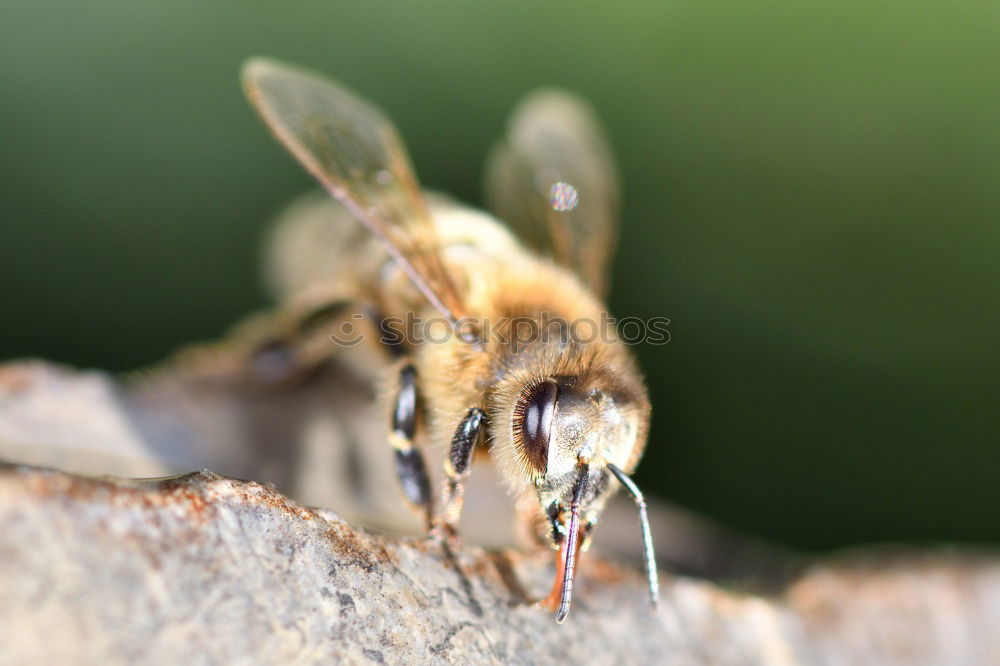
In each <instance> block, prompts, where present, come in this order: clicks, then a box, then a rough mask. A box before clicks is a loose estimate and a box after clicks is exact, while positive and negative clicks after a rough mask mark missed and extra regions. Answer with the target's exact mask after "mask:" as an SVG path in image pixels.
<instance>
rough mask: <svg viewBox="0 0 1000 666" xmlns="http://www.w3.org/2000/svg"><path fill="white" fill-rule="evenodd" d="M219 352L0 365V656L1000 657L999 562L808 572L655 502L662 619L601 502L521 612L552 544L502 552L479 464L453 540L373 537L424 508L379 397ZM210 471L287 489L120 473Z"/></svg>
mask: <svg viewBox="0 0 1000 666" xmlns="http://www.w3.org/2000/svg"><path fill="white" fill-rule="evenodd" d="M195 365H197V364H195ZM215 367H216V366H213V371H212V372H205V371H203V370H202V366H198V367H196V368H192V366H191V365H184V364H179V365H174V366H171V367H170V368H169V369H168V370H166V371H164V372H158V373H144V375H143V376H142V377H141V381H137V380H136V379H134V378H133V380H132V381H126V382H123V381H119V380H115V379H113V378H111V377H109V376H108V375H106V374H104V373H100V372H86V373H81V372H76V371H73V370H71V369H66V368H57V367H54V366H51V365H48V364H45V363H41V362H21V363H14V364H8V365H6V366H0V461H6V463H8V464H3V462H0V664H4V665H6V664H18V665H19V664H159V663H164V664H177V663H184V664H312V663H331V662H341V663H359V664H363V663H376V664H377V663H386V664H397V663H398V664H421V663H428V664H430V663H460V664H466V663H503V664H507V663H511V664H536V663H537V664H548V663H579V664H611V663H614V664H723V665H725V664H733V665H743V664H747V665H749V664H766V665H772V664H774V665H779V666H780V665H783V664H820V665H823V666H839V665H840V664H844V665H845V666H846V665H851V666H855V665H858V664H928V665H930V664H949V665H952V664H956V665H957V664H970V665H975V666H980V665H983V664H997V663H1000V639H998V637H997V635H996V632H995V629H996V628H997V627H1000V557H997V556H996V554H980V555H974V554H964V555H963V554H956V553H947V552H941V551H937V552H913V551H911V552H907V553H896V554H893V555H890V554H886V553H879V552H876V551H871V550H866V551H858V552H857V553H856V554H853V555H851V556H840V557H838V558H835V559H831V560H829V561H827V562H819V563H813V564H811V565H810V564H809V563H808V561H807V560H805V559H804V558H801V557H799V556H795V555H791V554H789V553H788V552H787V551H785V550H783V549H780V548H775V547H773V546H770V545H767V544H761V543H759V542H755V541H753V540H748V539H745V538H741V537H737V536H734V535H732V534H730V533H728V532H727V531H726V530H722V529H720V528H718V526H714V525H712V524H711V523H708V522H707V521H705V520H704V519H702V518H699V517H697V516H693V515H691V514H690V513H687V512H684V511H682V510H679V509H677V508H674V507H668V506H664V505H662V504H654V505H652V506H651V511H652V513H651V515H652V518H653V521H654V534H655V535H656V537H657V551H658V556H659V557H660V559H661V567H662V569H663V570H664V571H667V572H673V573H674V575H670V574H664V575H663V576H662V578H661V589H662V602H661V605H660V608H659V609H658V611H657V612H656V614H652V613H650V611H649V609H648V607H647V602H646V591H645V588H644V586H643V583H644V580H643V576H642V574H641V573H640V572H639V570H638V564H637V562H636V557H635V556H636V555H637V550H638V546H639V543H640V542H639V539H638V531H637V529H636V525H635V515H634V510H633V508H632V507H631V506H629V505H628V504H623V505H617V506H614V505H613V506H610V507H609V508H608V511H607V512H606V514H605V517H604V520H603V521H602V524H601V526H600V529H599V530H598V533H597V534H596V535H595V548H594V550H596V551H599V553H603V554H604V556H606V557H607V558H608V559H602V558H601V557H600V556H599V553H593V552H592V553H588V554H587V555H586V556H585V557H583V559H582V561H581V571H580V578H579V584H578V588H577V594H576V597H575V600H574V605H573V610H572V612H571V614H570V617H569V618H568V620H567V621H566V622H565V623H564V624H563V625H557V624H556V623H555V622H554V621H553V619H552V616H551V614H550V613H549V612H547V611H543V610H540V609H537V608H535V607H534V606H533V604H532V603H531V601H532V599H535V598H537V597H540V596H543V595H544V594H545V593H546V592H547V591H548V587H549V585H550V584H551V582H552V577H553V574H554V571H553V563H552V555H551V553H550V552H523V551H519V550H515V549H510V548H506V549H505V548H503V547H501V546H500V545H499V544H501V543H503V541H502V538H498V535H499V534H500V532H501V531H502V530H501V529H499V528H498V526H499V525H500V523H501V522H502V521H503V520H504V519H505V518H509V516H510V514H511V509H510V505H509V500H508V499H507V498H506V497H504V496H503V495H502V493H501V494H500V495H496V494H494V495H493V496H490V495H489V494H488V492H487V493H486V494H483V495H477V493H479V492H480V491H489V488H490V486H491V483H490V479H489V478H487V477H485V476H477V475H480V474H481V470H485V471H488V470H489V466H488V465H487V466H485V467H484V468H481V470H476V469H475V468H474V472H473V478H472V480H471V481H470V489H471V492H470V497H469V502H468V504H467V508H466V512H465V516H466V517H467V518H468V519H469V520H468V521H467V522H464V523H463V535H464V536H465V538H466V544H467V545H466V546H465V547H462V548H459V549H456V550H455V551H454V552H450V551H448V550H445V549H444V548H443V547H442V546H441V545H439V544H434V543H430V542H427V541H424V540H422V539H407V538H402V537H399V536H396V537H392V536H385V530H389V531H390V532H394V533H406V532H407V531H408V527H407V525H408V523H407V521H410V522H413V520H414V519H413V518H412V516H409V515H407V514H406V512H405V509H402V510H401V507H402V504H401V503H400V501H399V498H398V495H397V492H396V488H395V479H394V478H393V472H392V468H391V457H390V456H389V453H390V452H389V449H388V447H386V446H383V445H382V444H384V439H385V433H384V432H383V431H382V430H381V428H382V427H383V426H382V425H381V421H380V418H379V416H380V414H379V409H378V407H375V406H372V402H371V396H370V395H366V394H364V391H359V390H357V389H349V388H347V387H350V384H349V382H346V381H345V378H344V377H343V376H339V375H337V374H335V373H332V374H328V375H324V376H316V377H313V378H312V379H311V380H310V381H309V382H306V383H302V384H296V385H290V386H282V387H278V388H271V387H265V388H261V387H259V386H255V385H252V384H251V385H248V384H246V383H245V382H244V381H243V380H242V379H240V377H239V375H238V373H234V372H232V371H230V370H227V369H225V368H223V369H222V370H220V371H216V370H214V368H215ZM11 463H20V464H11ZM45 467H57V468H59V469H61V470H64V471H54V470H52V469H44V468H45ZM200 467H212V468H215V469H218V470H220V471H223V472H225V473H226V474H228V475H230V476H241V477H246V478H253V479H257V480H258V481H270V482H273V483H274V484H277V485H270V484H265V483H259V482H251V481H239V480H235V479H233V478H228V477H225V476H220V475H218V474H215V473H212V472H207V471H203V472H197V473H193V474H186V475H182V476H177V477H173V478H167V479H150V480H145V481H136V480H127V479H122V478H116V477H122V476H159V475H163V474H169V473H174V472H176V471H186V470H190V469H198V468H200ZM98 474H113V475H115V476H114V477H97V476H95V475H98ZM493 486H495V484H493ZM278 488H281V490H282V491H284V492H286V493H289V494H291V495H292V496H294V497H295V498H297V499H298V500H299V501H301V502H306V503H308V504H313V505H320V506H326V507H335V508H336V509H337V511H338V514H335V513H333V512H331V511H328V510H321V509H312V508H308V507H307V506H306V505H305V504H302V503H300V502H299V501H295V500H293V499H291V498H290V497H289V496H286V495H285V494H283V493H282V492H279V490H278ZM358 525H378V526H380V527H381V528H383V530H382V531H381V532H380V533H376V532H371V531H365V530H364V529H361V528H359V527H357V526H358ZM352 526H353V527H352ZM473 544H487V545H488V546H489V549H487V550H484V549H482V548H479V547H476V546H475V545H473ZM612 560H614V561H616V562H619V563H625V564H624V565H616V564H612V563H611V561H612ZM678 571H685V572H691V573H694V574H697V575H698V577H687V576H677V575H676V572H678ZM709 579H713V580H715V581H728V583H727V584H726V585H720V584H719V583H718V582H715V583H713V582H710V580H709ZM734 581H739V582H734ZM760 590H768V591H769V594H767V595H764V594H761V593H760V592H759V591H760ZM752 591H755V592H752Z"/></svg>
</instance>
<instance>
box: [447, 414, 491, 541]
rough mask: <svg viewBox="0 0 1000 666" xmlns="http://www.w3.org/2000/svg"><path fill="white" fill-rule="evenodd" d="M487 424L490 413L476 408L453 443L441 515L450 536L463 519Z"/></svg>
mask: <svg viewBox="0 0 1000 666" xmlns="http://www.w3.org/2000/svg"><path fill="white" fill-rule="evenodd" d="M485 422H486V412H484V411H483V410H482V409H480V408H479V407H473V408H472V409H470V410H469V411H468V412H467V413H466V414H465V417H464V418H463V419H462V420H461V421H460V422H459V424H458V428H457V429H456V430H455V435H454V436H453V437H452V439H451V451H450V452H449V455H448V459H447V460H445V462H444V473H445V482H444V484H445V485H444V508H443V510H442V512H441V527H442V528H443V529H444V530H445V531H446V533H447V535H448V536H454V535H455V533H456V532H455V526H456V525H457V524H458V519H459V517H460V516H461V515H462V500H463V498H464V495H465V480H466V479H467V478H468V477H469V467H470V463H471V462H472V450H473V448H475V445H476V441H477V440H478V439H479V434H480V433H481V432H482V429H483V424H484V423H485Z"/></svg>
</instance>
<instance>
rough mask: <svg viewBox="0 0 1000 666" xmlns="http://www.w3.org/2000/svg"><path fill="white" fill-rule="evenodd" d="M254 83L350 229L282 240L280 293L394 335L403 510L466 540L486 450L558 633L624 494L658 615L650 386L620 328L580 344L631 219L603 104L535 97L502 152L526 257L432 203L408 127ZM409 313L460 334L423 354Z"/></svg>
mask: <svg viewBox="0 0 1000 666" xmlns="http://www.w3.org/2000/svg"><path fill="white" fill-rule="evenodd" d="M242 79H243V85H244V89H245V92H246V94H247V96H248V98H249V100H250V102H251V104H252V106H253V107H254V108H255V109H256V110H257V112H258V113H259V114H260V116H261V118H262V119H263V120H264V122H265V124H266V125H267V126H268V127H269V128H270V130H271V131H272V132H273V134H274V135H275V137H277V139H278V141H279V142H280V143H281V144H283V145H284V147H285V148H286V149H288V150H289V152H291V153H292V155H293V156H294V157H295V158H296V159H297V160H298V161H299V162H300V163H301V165H302V166H304V167H305V168H306V170H307V171H308V172H309V173H310V174H312V176H313V177H315V178H316V180H318V181H319V183H320V185H321V186H322V187H323V188H324V189H325V190H326V191H327V192H328V193H329V194H330V196H332V197H333V199H335V200H336V201H338V202H339V203H340V204H341V205H342V206H343V208H344V209H346V211H347V212H348V213H349V214H350V215H346V214H345V215H337V214H326V215H325V216H321V217H322V220H321V221H320V222H318V224H321V225H322V226H323V228H324V233H326V234H327V236H328V240H331V242H330V243H328V244H327V245H326V247H325V248H324V250H323V253H318V247H296V246H295V242H294V241H288V242H284V248H283V241H282V236H281V233H280V230H279V234H278V237H277V238H276V241H277V243H276V244H277V247H278V252H279V254H280V253H281V252H284V254H285V255H286V258H285V259H284V264H283V268H280V270H279V271H278V274H277V275H276V277H275V278H274V279H275V281H276V282H277V288H278V290H279V291H280V292H281V293H282V294H283V298H285V299H286V300H287V301H290V302H296V303H299V304H302V303H308V304H309V306H308V307H306V306H302V307H299V308H298V309H299V311H310V312H317V311H320V312H322V311H324V307H318V306H320V305H323V304H324V302H325V299H326V300H329V296H328V295H327V291H325V287H324V284H325V283H332V282H336V283H337V284H338V285H340V286H339V287H338V289H339V292H338V293H340V294H341V295H343V294H344V293H345V291H346V293H347V300H348V301H351V302H353V303H355V304H364V307H365V309H366V311H367V312H369V313H374V315H375V318H374V319H375V321H376V325H375V328H376V329H377V330H379V331H380V332H381V333H382V334H388V335H387V336H386V335H383V338H386V337H387V338H388V340H387V341H386V344H385V347H386V356H387V357H388V358H389V359H390V362H389V366H388V372H389V373H391V381H389V382H388V383H389V388H388V389H387V391H388V393H389V402H390V408H389V410H388V411H389V412H390V414H389V419H390V428H389V431H390V437H389V439H390V444H391V445H392V447H393V449H394V451H395V453H394V455H395V468H396V473H397V476H398V478H399V481H400V484H401V487H402V491H403V495H404V496H405V498H406V500H407V501H408V502H409V503H410V504H411V505H413V506H414V507H415V508H416V509H417V510H418V511H420V512H421V514H422V515H423V516H425V518H426V521H427V527H428V529H429V530H430V531H431V532H432V533H433V534H436V535H438V536H442V537H451V536H454V535H456V534H457V532H456V524H457V522H458V518H459V515H460V514H461V510H462V501H463V494H464V487H465V482H466V480H467V478H468V475H469V469H470V465H471V463H472V460H473V453H474V451H475V450H476V449H477V447H478V448H480V449H483V448H484V447H485V449H486V450H487V451H488V453H489V457H490V458H491V459H492V461H493V462H494V463H495V464H496V465H497V467H498V469H499V471H500V473H501V476H502V478H504V479H505V481H506V484H507V485H508V487H509V489H510V491H511V492H512V493H513V494H514V495H515V496H517V497H520V498H521V500H519V502H518V504H517V505H518V506H522V507H523V506H526V505H527V506H529V507H531V508H530V509H529V510H528V511H523V510H522V514H523V515H522V518H523V519H524V520H525V521H527V522H528V523H530V524H532V525H540V526H541V529H540V530H538V531H539V532H540V538H541V539H542V540H544V541H548V542H549V543H550V545H551V546H552V547H553V548H555V549H557V552H558V554H557V559H556V569H557V573H556V578H555V581H554V584H553V587H552V591H551V593H550V594H549V596H548V597H547V598H546V599H545V600H543V601H542V602H540V604H542V605H543V606H545V607H547V608H550V609H551V610H553V611H554V612H555V618H556V620H557V621H558V622H560V623H561V622H562V621H563V620H564V619H565V618H566V616H567V614H568V612H569V609H570V602H571V600H572V592H573V581H574V575H575V571H576V563H577V559H578V556H579V553H580V551H581V550H582V549H585V548H586V545H587V544H588V543H589V539H590V536H591V532H592V530H593V528H594V527H595V525H597V522H598V518H599V516H600V514H601V511H602V509H603V507H604V505H605V503H606V502H607V500H608V498H609V497H610V496H611V495H612V494H613V493H615V492H616V491H617V489H618V488H619V487H623V488H625V490H626V491H627V492H628V493H629V494H630V495H631V496H632V497H633V498H634V500H635V502H636V504H637V505H638V509H639V514H640V523H641V526H642V536H643V542H644V547H645V560H646V570H647V574H648V586H649V594H650V602H651V604H652V605H654V606H655V604H656V600H657V596H658V587H657V575H656V564H655V559H654V555H653V548H652V538H651V535H650V531H649V522H648V519H647V515H646V505H645V502H644V500H643V496H642V493H641V492H640V491H639V489H638V488H637V487H636V486H635V484H634V483H633V482H632V480H631V479H630V478H629V474H630V473H631V472H632V471H633V470H634V469H635V467H636V465H637V463H638V462H639V458H640V457H641V455H642V452H643V449H644V448H645V444H646V438H647V432H648V424H649V413H650V406H649V399H648V396H647V392H646V388H645V386H644V383H643V381H642V379H641V376H640V374H639V371H638V369H637V367H636V363H635V361H634V360H633V358H632V355H631V354H630V352H629V350H628V349H627V347H626V345H625V344H624V343H622V342H621V341H620V340H619V339H618V338H617V337H616V336H615V335H614V330H613V328H612V329H611V330H610V331H605V332H606V333H607V335H603V336H597V337H593V336H590V337H588V339H586V340H582V339H579V338H580V336H576V335H574V334H573V330H574V329H573V326H574V323H575V322H590V323H591V324H595V325H596V323H597V322H600V321H604V320H605V318H604V317H602V315H603V314H604V313H605V312H606V308H605V306H604V305H603V304H602V300H601V299H602V298H603V297H604V294H605V291H606V288H607V272H608V268H609V264H610V261H609V260H610V257H611V254H612V253H613V248H614V244H615V234H616V224H617V210H616V206H617V183H616V173H615V169H614V166H613V160H612V157H611V152H610V150H609V148H608V146H607V143H606V141H605V139H604V137H603V135H602V133H601V130H600V128H599V125H598V123H597V121H596V119H595V116H594V115H593V113H592V112H591V111H590V109H589V108H588V107H587V106H586V105H585V104H584V103H583V102H581V101H580V100H578V99H577V98H575V97H573V96H572V95H569V94H567V93H562V92H556V91H540V92H536V93H535V94H533V95H531V96H529V97H528V98H527V99H526V100H525V101H524V102H523V103H522V104H521V106H520V107H519V108H518V109H517V110H516V112H515V113H514V115H513V117H512V120H511V122H510V125H509V131H508V135H507V137H506V140H505V141H503V142H501V143H500V144H499V145H498V146H497V147H496V148H495V150H494V152H493V154H492V157H491V160H490V164H489V167H488V185H489V198H490V199H491V201H492V204H493V207H494V209H495V211H496V213H497V216H498V218H499V219H502V220H504V221H505V222H507V223H508V224H510V225H511V228H516V229H519V230H520V231H521V233H522V237H523V238H524V239H525V241H527V242H529V243H530V244H531V246H532V247H533V249H532V250H529V249H527V248H526V246H525V245H522V244H521V242H519V241H518V240H517V239H516V238H515V236H514V235H513V234H512V233H511V231H510V230H509V229H508V227H506V226H505V225H504V224H502V223H501V222H499V221H498V220H497V219H495V218H493V217H491V216H489V215H487V214H485V213H481V212H478V211H474V210H471V209H468V208H464V207H462V206H459V205H457V204H454V203H452V202H450V201H448V200H446V199H444V198H442V197H439V196H435V195H428V196H425V193H423V192H422V191H421V189H420V187H419V185H418V183H417V180H416V177H415V175H414V173H413V170H412V168H411V166H410V162H409V158H408V156H407V153H406V150H405V148H404V146H403V143H402V141H401V140H400V138H399V136H398V134H397V132H396V130H395V129H394V127H393V125H392V124H391V123H390V122H389V121H388V120H387V119H386V117H385V116H384V115H383V114H382V112H381V111H380V110H378V109H377V108H376V107H374V106H373V105H371V104H369V103H368V102H366V101H364V100H362V99H361V98H359V97H357V96H356V95H355V94H353V93H352V92H350V91H349V90H348V89H347V88H345V87H344V86H342V85H340V84H338V83H335V82H333V81H330V80H329V79H327V78H324V77H322V76H320V75H318V74H315V73H312V72H310V71H307V70H304V69H300V68H298V67H294V66H290V65H287V64H283V63H279V62H275V61H272V60H265V59H253V60H250V61H249V62H247V63H246V64H245V66H244V68H243V73H242ZM316 205H317V206H318V207H317V210H321V209H322V205H320V204H316ZM322 210H327V212H329V206H328V205H327V208H326V209H322ZM298 217H300V218H309V217H310V216H309V215H299V216H298ZM315 217H316V216H315V215H313V218H315ZM351 217H353V218H354V219H355V220H357V221H358V222H360V223H361V224H360V225H358V224H357V222H354V221H353V220H351V219H350V218H351ZM309 223H310V224H317V222H316V220H315V219H313V220H312V221H311V222H309ZM296 237H298V236H296ZM299 245H301V243H300V244H299ZM282 248H283V249H282ZM289 257H290V258H289ZM278 263H279V264H281V260H279V262H278ZM344 284H347V285H348V287H347V288H346V290H345V288H344V287H343V285H344ZM327 309H329V308H327ZM408 317H409V319H408ZM414 317H416V318H418V319H422V320H423V321H431V320H434V321H436V322H438V324H439V328H443V332H444V333H445V334H446V335H437V336H436V337H434V340H433V341H431V340H430V338H431V336H430V333H429V332H428V334H427V335H426V336H425V338H426V339H421V340H420V341H418V340H414V339H411V337H410V335H409V331H407V330H404V327H402V326H401V324H400V322H404V321H412V320H413V318H414ZM553 322H555V323H554V324H553ZM525 324H527V329H528V330H529V331H531V332H533V334H531V335H525V333H524V330H525ZM373 330H374V329H373ZM440 332H441V331H439V333H440ZM327 342H328V341H327ZM318 353H319V354H320V355H322V354H325V353H330V350H329V349H320V350H319V352H318ZM435 448H436V449H438V450H441V449H444V450H445V451H446V455H444V476H443V489H442V491H441V493H440V497H439V499H437V500H436V499H435V497H434V495H435V493H433V492H432V489H431V483H430V481H429V475H428V469H427V467H426V464H425V460H424V452H425V451H430V450H433V449H435ZM525 499H526V500H527V501H525ZM438 502H440V506H437V504H438Z"/></svg>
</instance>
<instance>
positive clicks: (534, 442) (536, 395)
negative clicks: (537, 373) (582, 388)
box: [514, 381, 559, 471]
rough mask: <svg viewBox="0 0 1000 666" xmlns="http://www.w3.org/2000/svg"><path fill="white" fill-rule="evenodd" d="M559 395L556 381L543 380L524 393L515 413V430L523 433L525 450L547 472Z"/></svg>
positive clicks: (536, 464)
mask: <svg viewBox="0 0 1000 666" xmlns="http://www.w3.org/2000/svg"><path fill="white" fill-rule="evenodd" d="M558 397H559V387H558V386H556V384H555V383H554V382H549V381H545V382H542V383H541V384H538V385H537V386H534V387H532V389H531V390H530V391H528V392H526V393H525V394H524V395H523V396H521V399H520V400H519V401H518V405H517V409H516V410H515V414H514V429H515V431H516V432H517V433H518V434H519V435H520V439H521V445H522V446H523V447H524V453H525V454H526V457H527V458H528V460H529V461H531V463H532V464H533V465H534V466H535V467H536V468H537V469H538V470H540V471H545V466H546V463H547V461H548V456H549V439H550V438H551V437H552V418H553V417H554V416H555V413H556V400H557V399H558Z"/></svg>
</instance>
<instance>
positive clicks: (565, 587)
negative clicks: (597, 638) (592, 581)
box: [556, 465, 590, 624]
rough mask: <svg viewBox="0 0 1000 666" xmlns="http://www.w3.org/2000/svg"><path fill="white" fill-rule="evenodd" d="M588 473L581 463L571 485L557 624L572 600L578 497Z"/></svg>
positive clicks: (588, 468)
mask: <svg viewBox="0 0 1000 666" xmlns="http://www.w3.org/2000/svg"><path fill="white" fill-rule="evenodd" d="M589 475H590V467H589V466H588V465H582V466H581V467H580V476H578V477H577V479H576V486H574V487H573V502H572V503H571V504H570V505H569V529H568V530H567V531H568V534H567V535H566V550H565V552H566V555H565V560H564V561H563V568H562V569H563V579H562V592H561V593H560V597H559V610H557V611H556V622H558V623H559V624H562V622H563V620H565V619H566V616H567V615H569V605H570V602H571V601H572V600H573V578H574V576H575V575H576V553H577V550H578V548H577V545H578V543H579V539H580V499H581V498H582V497H583V490H584V488H585V487H586V486H587V477H588V476H589Z"/></svg>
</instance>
